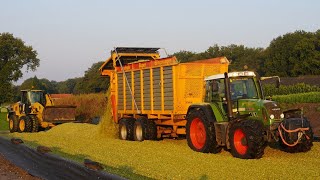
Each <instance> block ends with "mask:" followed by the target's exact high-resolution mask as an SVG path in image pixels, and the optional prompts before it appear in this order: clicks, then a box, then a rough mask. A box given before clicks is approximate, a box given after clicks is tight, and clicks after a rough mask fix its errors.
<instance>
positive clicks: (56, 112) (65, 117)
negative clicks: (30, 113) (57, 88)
mask: <svg viewBox="0 0 320 180" xmlns="http://www.w3.org/2000/svg"><path fill="white" fill-rule="evenodd" d="M43 120H44V121H45V122H52V123H63V122H72V121H75V120H76V106H48V107H46V108H45V110H44V113H43Z"/></svg>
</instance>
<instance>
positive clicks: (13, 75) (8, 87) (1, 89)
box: [0, 33, 39, 104]
mask: <svg viewBox="0 0 320 180" xmlns="http://www.w3.org/2000/svg"><path fill="white" fill-rule="evenodd" d="M24 66H25V67H26V69H27V71H28V70H32V71H35V70H36V68H37V67H38V66H39V59H38V58H37V52H36V51H35V50H34V49H33V48H32V47H31V46H27V45H25V43H24V42H23V41H22V40H21V39H20V38H16V37H14V36H13V35H12V34H10V33H0V104H1V103H3V102H6V101H10V100H12V98H13V89H12V88H13V86H12V82H13V81H17V80H18V79H19V78H21V77H22V75H23V73H22V71H21V69H22V68H23V67H24Z"/></svg>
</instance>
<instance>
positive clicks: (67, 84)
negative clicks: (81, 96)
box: [57, 78, 82, 94]
mask: <svg viewBox="0 0 320 180" xmlns="http://www.w3.org/2000/svg"><path fill="white" fill-rule="evenodd" d="M81 80H82V78H73V79H67V80H65V81H62V82H58V83H57V89H58V92H59V93H62V94H64V93H67V94H71V93H73V92H74V89H75V86H76V84H77V83H78V82H80V81H81Z"/></svg>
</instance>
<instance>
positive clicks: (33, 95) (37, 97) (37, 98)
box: [28, 91, 45, 105]
mask: <svg viewBox="0 0 320 180" xmlns="http://www.w3.org/2000/svg"><path fill="white" fill-rule="evenodd" d="M28 99H29V101H30V103H31V104H33V103H36V102H38V103H40V104H42V105H44V104H45V98H44V95H43V92H33V91H31V92H28Z"/></svg>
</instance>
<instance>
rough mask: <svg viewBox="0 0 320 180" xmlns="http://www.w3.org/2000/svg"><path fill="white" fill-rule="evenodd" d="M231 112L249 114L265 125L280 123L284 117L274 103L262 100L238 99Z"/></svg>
mask: <svg viewBox="0 0 320 180" xmlns="http://www.w3.org/2000/svg"><path fill="white" fill-rule="evenodd" d="M234 107H235V108H233V112H234V113H236V112H239V114H240V115H244V114H250V115H251V117H252V118H256V119H261V120H263V123H264V124H265V125H270V124H273V123H274V122H275V121H281V120H282V119H283V118H284V115H283V113H282V111H281V108H280V106H279V105H278V104H277V103H276V102H274V101H269V100H263V99H239V100H238V102H237V104H235V105H234Z"/></svg>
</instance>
